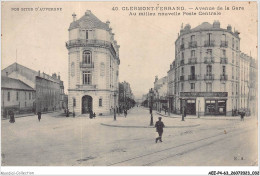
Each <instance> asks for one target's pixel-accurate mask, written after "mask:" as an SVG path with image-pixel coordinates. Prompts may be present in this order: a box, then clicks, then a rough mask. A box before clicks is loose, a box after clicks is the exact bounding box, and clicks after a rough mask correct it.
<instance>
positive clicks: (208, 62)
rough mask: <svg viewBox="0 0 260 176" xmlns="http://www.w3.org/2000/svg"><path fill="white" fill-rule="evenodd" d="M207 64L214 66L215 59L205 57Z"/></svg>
mask: <svg viewBox="0 0 260 176" xmlns="http://www.w3.org/2000/svg"><path fill="white" fill-rule="evenodd" d="M204 63H205V64H212V63H214V57H204Z"/></svg>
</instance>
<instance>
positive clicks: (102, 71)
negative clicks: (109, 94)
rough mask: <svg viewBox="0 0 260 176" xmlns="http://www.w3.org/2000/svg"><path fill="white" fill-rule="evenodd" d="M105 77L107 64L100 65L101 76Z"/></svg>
mask: <svg viewBox="0 0 260 176" xmlns="http://www.w3.org/2000/svg"><path fill="white" fill-rule="evenodd" d="M104 75H105V64H104V62H101V63H100V76H104Z"/></svg>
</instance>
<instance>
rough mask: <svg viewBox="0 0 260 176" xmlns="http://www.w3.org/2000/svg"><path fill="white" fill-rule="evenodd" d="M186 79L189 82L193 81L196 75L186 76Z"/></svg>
mask: <svg viewBox="0 0 260 176" xmlns="http://www.w3.org/2000/svg"><path fill="white" fill-rule="evenodd" d="M188 79H189V80H190V81H195V80H197V75H189V76H188Z"/></svg>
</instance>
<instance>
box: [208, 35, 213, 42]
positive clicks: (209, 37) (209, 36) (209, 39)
mask: <svg viewBox="0 0 260 176" xmlns="http://www.w3.org/2000/svg"><path fill="white" fill-rule="evenodd" d="M211 36H212V34H211V33H208V42H209V44H210V41H211Z"/></svg>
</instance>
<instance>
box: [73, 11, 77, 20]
mask: <svg viewBox="0 0 260 176" xmlns="http://www.w3.org/2000/svg"><path fill="white" fill-rule="evenodd" d="M76 16H77V15H76V14H75V13H73V14H72V17H73V22H74V21H76V20H77V19H76Z"/></svg>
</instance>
